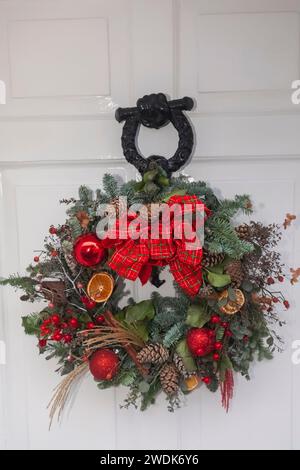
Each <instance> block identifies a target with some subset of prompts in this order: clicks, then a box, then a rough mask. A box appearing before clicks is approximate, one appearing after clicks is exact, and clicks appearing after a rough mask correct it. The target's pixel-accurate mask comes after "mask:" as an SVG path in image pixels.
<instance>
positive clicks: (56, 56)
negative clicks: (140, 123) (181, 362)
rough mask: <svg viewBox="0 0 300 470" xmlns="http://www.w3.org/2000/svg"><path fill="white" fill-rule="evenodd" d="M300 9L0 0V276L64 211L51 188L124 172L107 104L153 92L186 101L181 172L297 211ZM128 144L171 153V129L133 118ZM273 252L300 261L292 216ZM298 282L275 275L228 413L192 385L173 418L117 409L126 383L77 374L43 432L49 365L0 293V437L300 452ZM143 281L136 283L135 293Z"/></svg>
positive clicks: (72, 189) (247, 1)
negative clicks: (247, 372) (279, 291)
mask: <svg viewBox="0 0 300 470" xmlns="http://www.w3.org/2000/svg"><path fill="white" fill-rule="evenodd" d="M299 13H300V1H299V0H218V1H216V0H72V1H70V0H39V1H37V0H32V1H25V0H1V1H0V80H1V81H2V82H3V83H5V85H6V104H0V172H1V192H0V198H1V199H0V204H1V205H0V237H1V238H0V243H1V251H0V253H1V259H0V263H1V265H0V269H1V275H3V276H6V275H8V274H9V273H11V272H22V271H23V270H24V269H25V267H26V266H27V264H29V263H30V262H31V260H32V257H33V251H34V250H38V249H39V248H40V247H41V245H42V242H43V238H44V234H45V233H46V232H47V230H48V228H49V226H50V225H51V224H56V223H59V222H63V221H64V207H63V206H60V205H59V202H58V201H59V199H62V198H66V197H69V196H72V195H74V194H76V190H77V187H78V186H79V185H81V184H87V185H90V186H92V187H97V186H99V185H100V184H101V178H102V176H103V174H104V173H105V172H111V173H113V174H118V175H121V176H122V177H123V179H125V180H126V179H130V178H134V177H135V176H136V175H135V171H134V168H132V167H130V166H129V165H128V164H127V163H126V162H125V159H124V157H123V156H122V150H121V145H120V136H121V125H120V124H118V123H117V122H116V121H115V119H114V109H115V107H116V106H133V105H134V103H135V101H136V99H137V98H139V97H140V96H143V95H144V94H148V93H151V92H159V91H161V92H164V93H166V94H168V95H169V96H170V97H172V98H177V97H178V98H179V97H183V96H185V95H187V96H191V97H193V98H194V99H195V100H196V101H197V107H196V108H195V110H194V111H193V112H192V113H189V115H190V117H191V119H192V122H193V125H194V129H195V135H196V147H195V155H194V159H193V162H192V163H191V164H190V166H189V167H188V168H186V169H185V173H187V174H190V175H192V176H193V177H194V178H197V179H203V180H207V181H208V182H209V183H210V184H211V186H212V187H213V188H214V189H216V190H218V191H219V192H220V194H222V195H223V196H231V195H233V194H235V193H244V192H248V193H250V194H252V195H253V200H254V203H255V209H256V210H255V215H254V216H255V218H259V219H261V220H262V221H264V222H273V221H275V222H278V223H282V222H283V220H284V217H285V214H286V213H287V212H292V213H295V214H297V215H298V218H299V217H300V182H299V174H300V131H299V130H300V115H299V109H300V107H299V106H296V105H293V104H292V103H291V83H292V81H293V80H296V79H300V70H299V57H300V40H299V32H300V20H299ZM0 103H1V100H0ZM139 145H140V148H141V150H142V151H143V152H144V154H145V155H149V154H152V153H157V154H161V155H171V154H172V153H173V152H174V150H175V149H176V145H177V135H176V132H175V131H174V129H172V128H171V127H170V126H169V127H167V128H164V129H162V130H160V131H154V130H153V131H150V130H146V129H142V130H141V132H140V136H139ZM297 236H298V237H297ZM283 251H284V258H285V261H286V262H287V263H288V266H291V267H298V266H299V265H300V245H299V224H298V223H296V224H295V226H294V228H293V229H291V230H290V231H287V232H286V233H285V236H284V243H283ZM150 290H151V289H150ZM299 292H300V291H299V288H297V287H296V288H294V289H293V290H291V289H290V288H289V286H287V295H288V296H289V298H290V299H291V304H292V308H291V310H289V311H288V312H287V313H286V314H285V320H286V321H287V324H288V326H287V327H286V328H284V330H283V335H284V336H285V339H286V350H285V352H284V353H283V354H282V355H278V356H276V358H275V360H274V361H272V362H270V363H266V362H264V363H261V364H258V365H257V366H256V367H255V368H253V371H252V381H251V382H250V383H246V382H245V381H244V380H243V379H242V378H238V379H237V384H236V389H235V399H234V401H233V404H232V408H231V411H230V413H229V414H228V415H226V414H225V413H224V411H223V409H222V408H221V406H220V397H219V395H212V394H210V393H209V392H208V391H206V390H205V389H204V387H202V388H201V389H200V390H199V391H197V392H195V393H193V394H192V395H191V396H190V397H189V398H188V400H187V405H186V406H184V407H183V408H182V409H181V410H180V411H179V412H177V413H175V414H170V413H168V411H166V406H165V401H164V398H163V397H161V398H160V399H159V400H158V403H157V405H156V406H155V407H152V408H151V409H150V410H148V411H147V412H145V413H139V412H136V411H133V410H130V411H125V410H120V408H119V403H122V399H123V398H124V396H125V392H124V390H116V391H113V390H107V391H101V392H100V391H99V390H98V389H97V387H96V386H95V384H94V383H93V381H92V380H91V379H90V378H89V377H87V378H86V379H85V380H84V382H83V384H82V386H81V387H80V389H79V390H78V392H77V394H76V399H75V400H74V403H73V404H72V407H71V412H70V413H69V414H66V415H65V417H64V420H63V423H62V424H61V425H56V423H55V424H54V426H53V428H52V430H51V432H48V412H47V410H46V405H47V403H48V401H49V399H50V397H51V393H52V390H53V388H54V387H55V385H56V384H57V383H58V381H59V377H58V376H57V375H56V374H55V373H54V369H55V362H52V361H49V362H45V360H44V358H43V357H39V355H38V351H37V348H36V341H35V340H34V339H33V338H31V337H26V336H25V335H24V333H23V330H22V328H21V316H22V314H27V313H29V312H30V311H31V310H32V309H34V308H36V307H35V306H32V305H26V304H25V303H22V302H20V301H19V295H18V293H15V292H13V291H12V290H9V289H5V290H4V289H2V290H1V292H0V300H1V303H0V309H1V310H0V313H1V315H0V340H1V341H5V344H6V365H1V364H0V400H1V401H0V447H1V446H2V447H3V448H9V449H11V448H17V449H18V448H25V449H41V448H43V449H79V448H80V449H81V448H84V449H114V448H121V449H128V448H130V449H131V448H132V449H135V448H141V449H151V448H152V449H159V448H161V449H168V448H172V449H176V448H178V449H213V448H218V449H220V448H225V449H237V448H241V449H247V448H249V449H258V448H268V449H291V448H297V449H299V448H300V405H299V399H298V397H299V396H300V365H298V366H296V365H293V363H292V360H291V356H292V343H293V341H294V340H297V339H300V316H299V312H298V308H297V305H299V301H300V293H299ZM148 293H149V289H148V288H145V289H143V290H141V291H140V290H139V289H135V291H134V295H135V296H136V298H137V299H139V298H142V297H146V296H147V295H148ZM297 302H298V303H297Z"/></svg>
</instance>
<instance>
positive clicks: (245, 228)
mask: <svg viewBox="0 0 300 470" xmlns="http://www.w3.org/2000/svg"><path fill="white" fill-rule="evenodd" d="M235 231H236V233H237V235H238V237H239V238H240V239H241V240H249V239H250V235H251V229H250V226H249V225H247V224H242V225H239V226H238V227H235Z"/></svg>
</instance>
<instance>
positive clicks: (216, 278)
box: [207, 271, 231, 287]
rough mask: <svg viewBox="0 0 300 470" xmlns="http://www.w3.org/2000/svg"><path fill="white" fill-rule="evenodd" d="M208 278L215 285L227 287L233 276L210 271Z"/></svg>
mask: <svg viewBox="0 0 300 470" xmlns="http://www.w3.org/2000/svg"><path fill="white" fill-rule="evenodd" d="M207 279H208V282H209V283H210V284H211V285H212V286H213V287H225V286H227V285H228V284H230V283H231V277H230V276H229V275H228V274H217V273H213V272H211V271H209V272H208V275H207Z"/></svg>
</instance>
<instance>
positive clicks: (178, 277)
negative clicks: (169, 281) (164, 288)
mask: <svg viewBox="0 0 300 470" xmlns="http://www.w3.org/2000/svg"><path fill="white" fill-rule="evenodd" d="M170 270H171V273H172V274H173V277H174V279H175V281H176V282H177V284H179V286H180V287H181V289H183V290H184V291H185V292H186V293H187V294H189V295H190V296H191V297H194V296H195V295H197V294H198V292H199V289H200V287H201V285H202V270H201V267H199V268H198V269H196V270H195V268H194V267H193V266H189V265H187V264H183V263H182V262H181V261H180V260H179V259H174V260H172V261H170Z"/></svg>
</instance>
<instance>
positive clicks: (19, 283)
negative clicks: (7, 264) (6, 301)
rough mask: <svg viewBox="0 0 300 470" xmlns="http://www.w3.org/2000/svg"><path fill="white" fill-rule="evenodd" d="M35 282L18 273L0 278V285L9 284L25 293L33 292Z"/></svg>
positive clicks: (31, 293)
mask: <svg viewBox="0 0 300 470" xmlns="http://www.w3.org/2000/svg"><path fill="white" fill-rule="evenodd" d="M36 284H37V282H36V281H35V280H34V279H32V278H31V277H28V276H19V274H13V275H11V276H9V278H7V279H1V280H0V285H1V286H11V287H13V288H15V289H21V290H23V291H25V292H26V293H27V294H30V295H33V294H35V286H36Z"/></svg>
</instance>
